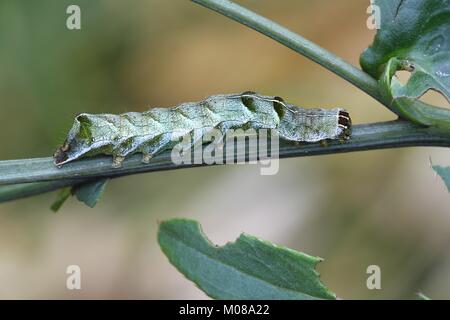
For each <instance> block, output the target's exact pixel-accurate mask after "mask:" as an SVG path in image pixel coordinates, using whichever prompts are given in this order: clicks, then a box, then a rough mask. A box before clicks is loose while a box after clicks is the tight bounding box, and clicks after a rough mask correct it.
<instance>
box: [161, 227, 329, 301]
mask: <svg viewBox="0 0 450 320" xmlns="http://www.w3.org/2000/svg"><path fill="white" fill-rule="evenodd" d="M158 241H159V244H160V246H161V248H162V250H163V252H164V253H165V254H166V256H167V257H168V258H169V260H170V262H171V263H172V264H173V265H174V266H175V267H176V268H177V269H178V270H179V271H180V272H181V273H183V274H184V275H185V276H186V277H187V278H188V279H190V280H191V281H193V282H194V283H196V284H197V285H198V286H199V287H200V288H201V289H202V290H203V291H204V292H205V293H206V294H207V295H209V296H210V297H212V298H216V299H302V300H303V299H335V298H336V296H335V295H334V294H333V293H332V292H330V291H329V290H328V289H327V288H326V287H325V286H324V285H323V284H322V283H321V281H320V279H319V273H318V272H317V271H316V270H315V266H316V265H317V263H319V262H320V261H321V259H320V258H317V257H312V256H309V255H307V254H304V253H301V252H297V251H294V250H291V249H288V248H284V247H279V246H276V245H274V244H272V243H270V242H267V241H263V240H260V239H258V238H256V237H253V236H250V235H247V234H242V235H241V236H240V237H239V238H238V239H237V240H236V241H235V242H233V243H228V244H226V245H225V246H223V247H218V246H215V245H213V244H212V243H211V242H210V241H209V240H208V239H207V238H206V237H205V235H204V234H203V232H202V230H201V227H200V225H199V224H198V223H197V222H195V221H192V220H184V219H174V220H169V221H166V222H162V223H161V224H160V226H159V232H158Z"/></svg>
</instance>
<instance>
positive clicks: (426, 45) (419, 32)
mask: <svg viewBox="0 0 450 320" xmlns="http://www.w3.org/2000/svg"><path fill="white" fill-rule="evenodd" d="M374 5H376V6H378V7H379V9H380V13H381V15H380V17H381V24H380V30H378V32H377V35H376V37H375V40H374V42H373V44H372V45H371V46H370V47H369V48H368V49H366V50H365V51H364V53H363V54H362V55H361V61H360V62H361V66H362V68H363V69H364V70H365V71H366V72H368V73H369V74H371V75H372V76H374V77H375V78H377V79H379V80H380V91H381V93H382V95H383V96H384V99H385V101H386V102H387V103H388V104H390V105H391V107H392V110H393V111H394V112H396V113H397V114H398V115H399V116H401V117H403V118H407V119H409V120H411V121H414V122H416V123H419V124H423V125H427V126H429V125H433V126H437V127H444V128H447V129H449V128H450V111H449V110H448V109H445V108H438V107H435V106H431V105H429V104H426V103H423V102H420V101H419V100H418V99H419V98H420V97H421V96H422V95H423V94H425V93H426V92H427V91H428V90H434V91H437V92H440V93H442V94H443V95H444V96H445V97H446V98H447V99H448V100H450V0H427V1H423V0H375V1H374ZM398 70H407V71H411V72H412V75H411V77H410V79H409V80H408V82H407V83H406V84H405V85H402V84H401V83H400V82H399V81H398V79H397V78H396V77H395V76H394V75H395V73H396V71H398Z"/></svg>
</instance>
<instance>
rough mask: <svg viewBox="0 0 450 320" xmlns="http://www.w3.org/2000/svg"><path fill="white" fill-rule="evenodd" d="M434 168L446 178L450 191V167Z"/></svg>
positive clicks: (449, 190)
mask: <svg viewBox="0 0 450 320" xmlns="http://www.w3.org/2000/svg"><path fill="white" fill-rule="evenodd" d="M433 170H434V171H436V173H437V174H438V175H440V176H441V178H442V180H444V182H445V185H446V186H447V190H448V192H450V167H441V166H433Z"/></svg>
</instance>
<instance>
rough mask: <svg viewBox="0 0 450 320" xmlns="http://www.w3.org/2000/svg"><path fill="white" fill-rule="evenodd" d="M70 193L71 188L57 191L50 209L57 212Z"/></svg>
mask: <svg viewBox="0 0 450 320" xmlns="http://www.w3.org/2000/svg"><path fill="white" fill-rule="evenodd" d="M71 194H72V192H71V188H70V187H68V188H62V189H61V190H60V191H59V192H58V195H57V197H56V200H55V202H53V204H52V206H51V207H50V209H52V211H53V212H57V211H58V210H59V209H60V208H61V206H62V205H63V204H64V202H66V200H67V198H69V197H70V195H71Z"/></svg>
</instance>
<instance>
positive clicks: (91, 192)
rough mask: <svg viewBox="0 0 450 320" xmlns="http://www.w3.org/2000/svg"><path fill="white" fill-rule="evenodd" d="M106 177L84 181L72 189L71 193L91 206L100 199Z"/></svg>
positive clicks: (106, 180)
mask: <svg viewBox="0 0 450 320" xmlns="http://www.w3.org/2000/svg"><path fill="white" fill-rule="evenodd" d="M107 182H108V179H107V178H103V179H99V180H95V181H94V182H89V183H84V184H82V185H79V186H76V187H74V189H73V194H74V195H75V196H76V197H77V199H78V200H79V201H81V202H83V203H85V204H86V205H87V206H89V207H91V208H93V207H95V205H96V204H97V202H98V200H100V198H101V196H102V195H103V192H104V191H105V188H106V183H107Z"/></svg>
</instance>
